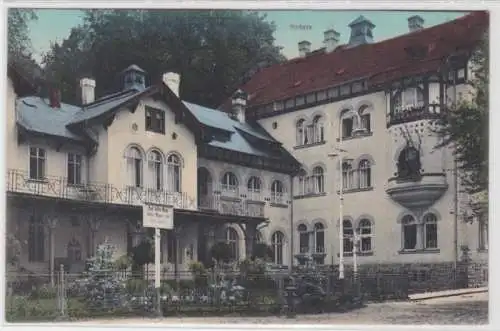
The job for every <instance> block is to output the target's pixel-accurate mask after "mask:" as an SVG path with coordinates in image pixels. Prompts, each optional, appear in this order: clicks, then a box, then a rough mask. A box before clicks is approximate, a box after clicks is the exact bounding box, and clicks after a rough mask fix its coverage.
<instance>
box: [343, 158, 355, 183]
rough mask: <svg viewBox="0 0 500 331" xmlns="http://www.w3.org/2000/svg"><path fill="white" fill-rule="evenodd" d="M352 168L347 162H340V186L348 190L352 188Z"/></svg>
mask: <svg viewBox="0 0 500 331" xmlns="http://www.w3.org/2000/svg"><path fill="white" fill-rule="evenodd" d="M352 184H353V170H352V165H351V164H350V163H349V162H344V163H342V188H343V189H344V190H348V189H351V188H352V186H353V185H352Z"/></svg>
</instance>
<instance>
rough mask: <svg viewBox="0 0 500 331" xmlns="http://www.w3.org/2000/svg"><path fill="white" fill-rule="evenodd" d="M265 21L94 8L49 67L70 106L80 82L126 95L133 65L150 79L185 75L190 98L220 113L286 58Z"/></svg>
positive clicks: (250, 16)
mask: <svg viewBox="0 0 500 331" xmlns="http://www.w3.org/2000/svg"><path fill="white" fill-rule="evenodd" d="M274 30H275V27H274V24H273V23H269V22H267V21H266V20H265V16H262V15H260V14H258V13H254V12H247V11H232V10H218V11H214V10H204V11H200V10H190V11H172V10H170V11H167V10H87V11H86V12H85V18H84V23H83V24H82V25H80V26H78V27H75V28H73V29H72V31H71V34H70V35H69V36H68V38H66V39H65V40H64V41H63V42H62V43H61V44H58V43H55V44H54V45H53V46H52V48H51V50H50V52H49V53H48V54H46V56H45V58H44V63H45V64H46V70H47V73H48V76H49V77H50V78H51V79H52V80H54V81H56V82H58V83H59V84H60V86H61V89H62V95H63V97H64V98H65V101H67V102H78V94H77V90H78V80H79V79H80V78H81V77H83V76H85V75H90V76H92V77H93V78H95V79H96V82H97V84H96V85H97V86H96V94H97V95H104V94H107V93H110V92H113V91H116V90H118V89H119V77H118V76H117V74H118V73H119V72H120V71H121V70H123V69H124V68H126V67H128V66H129V65H131V64H137V65H139V66H140V67H141V68H143V69H144V70H145V71H146V72H148V73H149V77H150V80H151V81H156V80H159V79H160V78H161V74H162V73H163V72H167V71H174V72H178V73H179V74H181V77H182V79H181V93H182V97H183V99H185V100H188V101H191V102H196V103H200V104H203V105H206V106H211V107H217V106H219V105H220V104H221V103H222V102H223V101H224V100H225V98H227V96H229V95H230V94H231V93H232V92H233V91H234V90H235V89H236V87H237V86H239V85H240V84H241V83H242V82H243V80H244V79H246V78H248V76H249V74H251V73H252V72H254V71H255V70H257V69H258V68H261V67H264V66H266V65H269V64H274V63H277V62H279V61H282V60H284V57H283V56H282V55H281V53H280V48H279V47H277V46H275V45H274V38H273V33H274Z"/></svg>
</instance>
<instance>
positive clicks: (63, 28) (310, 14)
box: [29, 9, 465, 61]
mask: <svg viewBox="0 0 500 331" xmlns="http://www.w3.org/2000/svg"><path fill="white" fill-rule="evenodd" d="M262 13H265V14H266V15H267V19H268V20H269V21H273V22H274V23H275V25H276V32H275V35H274V37H275V39H276V42H275V43H276V45H280V46H282V47H283V54H284V55H285V56H286V57H287V58H294V57H297V56H298V45H297V44H298V42H299V41H302V40H308V41H309V42H311V44H312V45H311V49H313V50H314V49H317V48H321V47H323V32H324V31H326V30H328V29H330V28H333V29H335V30H336V31H338V32H339V33H340V43H346V42H347V41H348V40H349V34H350V29H349V27H348V25H349V23H350V22H352V21H353V20H355V19H356V18H357V17H358V16H359V15H363V16H365V17H366V18H368V19H369V20H370V21H372V23H373V24H375V28H374V30H373V34H374V39H375V41H381V40H384V39H388V38H392V37H395V36H397V35H400V34H404V33H406V32H408V21H407V19H408V17H410V16H412V15H420V16H422V18H423V19H424V20H425V23H424V26H425V27H430V26H434V25H437V24H441V23H444V22H446V21H449V20H453V19H455V18H457V17H460V16H463V15H465V13H464V12H436V11H434V12H408V11H339V10H331V11H328V10H321V11H319V10H317V11H312V10H310V11H300V10H275V11H265V12H262ZM37 15H38V20H37V21H34V22H32V23H31V24H30V26H29V28H30V37H31V42H32V45H33V51H34V57H35V59H36V60H38V61H40V60H41V58H42V54H43V53H44V52H47V51H48V50H49V49H50V45H51V43H53V42H56V41H59V42H60V41H62V40H63V39H64V38H66V37H67V36H68V35H69V32H70V30H71V28H72V27H74V26H77V25H78V24H80V23H81V22H82V17H83V15H82V12H81V11H79V10H74V9H39V10H37Z"/></svg>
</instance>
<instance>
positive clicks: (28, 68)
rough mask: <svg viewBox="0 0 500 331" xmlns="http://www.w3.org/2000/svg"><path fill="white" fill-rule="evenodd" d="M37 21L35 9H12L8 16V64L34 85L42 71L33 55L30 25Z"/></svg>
mask: <svg viewBox="0 0 500 331" xmlns="http://www.w3.org/2000/svg"><path fill="white" fill-rule="evenodd" d="M37 19H38V18H37V16H36V13H35V11H34V10H33V9H27V8H10V9H9V11H8V14H7V21H8V22H7V62H8V64H9V66H12V67H13V68H15V70H16V71H17V72H18V73H19V74H20V75H22V76H23V77H24V78H25V79H27V80H30V81H32V82H33V83H34V85H36V83H38V82H39V79H40V77H41V76H42V70H41V68H40V66H39V64H38V63H37V62H36V61H35V60H34V59H33V57H32V54H31V40H30V38H29V29H28V23H29V22H30V21H33V20H37Z"/></svg>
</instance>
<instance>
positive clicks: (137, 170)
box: [126, 146, 142, 187]
mask: <svg viewBox="0 0 500 331" xmlns="http://www.w3.org/2000/svg"><path fill="white" fill-rule="evenodd" d="M126 157H127V172H128V175H129V179H130V185H132V186H134V187H142V153H141V151H140V150H139V149H138V148H137V147H134V146H132V147H130V148H129V150H128V151H127V155H126Z"/></svg>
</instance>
